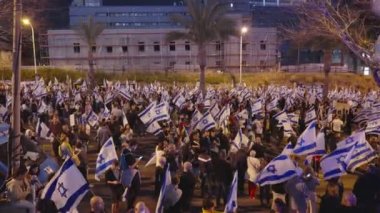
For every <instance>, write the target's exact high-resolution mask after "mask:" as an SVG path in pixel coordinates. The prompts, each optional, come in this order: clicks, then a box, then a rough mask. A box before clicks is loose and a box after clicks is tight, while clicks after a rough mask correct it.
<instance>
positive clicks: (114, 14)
mask: <svg viewBox="0 0 380 213" xmlns="http://www.w3.org/2000/svg"><path fill="white" fill-rule="evenodd" d="M172 14H182V15H185V16H186V15H189V14H188V13H186V12H181V13H179V12H172V13H163V12H99V13H96V14H95V16H103V17H104V16H109V17H145V16H170V15H172Z"/></svg>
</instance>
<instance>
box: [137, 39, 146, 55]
mask: <svg viewBox="0 0 380 213" xmlns="http://www.w3.org/2000/svg"><path fill="white" fill-rule="evenodd" d="M138 47H139V52H145V43H144V42H141V41H140V42H139V45H138Z"/></svg>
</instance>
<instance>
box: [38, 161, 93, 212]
mask: <svg viewBox="0 0 380 213" xmlns="http://www.w3.org/2000/svg"><path fill="white" fill-rule="evenodd" d="M89 189H90V188H89V185H88V183H87V181H86V179H84V177H83V175H82V174H81V172H80V171H79V170H78V168H77V167H76V166H75V164H74V162H73V161H72V160H71V159H70V158H67V160H66V161H65V162H64V163H63V164H62V166H61V168H60V169H59V170H58V171H57V172H56V174H55V175H54V177H53V178H52V179H51V180H50V181H49V183H47V185H46V186H45V188H44V189H43V191H42V195H41V198H42V199H47V200H51V201H53V202H54V204H55V206H56V207H57V209H58V211H59V212H65V213H66V212H71V211H73V210H74V209H75V208H76V207H77V206H78V204H79V203H80V201H81V200H82V198H83V197H84V196H85V195H86V193H87V192H88V191H89Z"/></svg>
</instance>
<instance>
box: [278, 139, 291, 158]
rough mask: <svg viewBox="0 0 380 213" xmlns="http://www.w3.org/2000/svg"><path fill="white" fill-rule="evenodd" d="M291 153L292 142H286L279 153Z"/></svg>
mask: <svg viewBox="0 0 380 213" xmlns="http://www.w3.org/2000/svg"><path fill="white" fill-rule="evenodd" d="M291 154H293V146H292V143H290V142H289V143H288V144H286V146H285V147H284V149H283V150H282V152H281V154H280V155H288V156H289V155H291Z"/></svg>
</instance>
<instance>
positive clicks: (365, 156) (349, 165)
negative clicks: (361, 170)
mask: <svg viewBox="0 0 380 213" xmlns="http://www.w3.org/2000/svg"><path fill="white" fill-rule="evenodd" d="M376 157H377V154H376V152H375V151H374V150H373V148H372V147H371V145H370V144H369V143H368V142H367V141H365V140H362V141H359V142H358V143H357V144H355V145H354V146H353V147H352V148H351V151H350V152H349V153H348V155H347V157H346V159H345V161H344V163H343V167H344V169H345V170H346V171H350V172H354V171H355V169H356V168H358V167H360V166H362V165H364V164H366V163H369V162H370V161H372V160H373V159H375V158H376Z"/></svg>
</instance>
